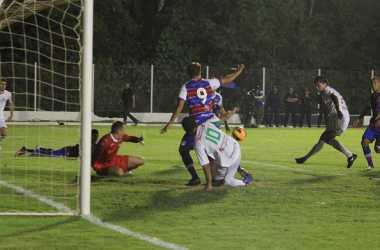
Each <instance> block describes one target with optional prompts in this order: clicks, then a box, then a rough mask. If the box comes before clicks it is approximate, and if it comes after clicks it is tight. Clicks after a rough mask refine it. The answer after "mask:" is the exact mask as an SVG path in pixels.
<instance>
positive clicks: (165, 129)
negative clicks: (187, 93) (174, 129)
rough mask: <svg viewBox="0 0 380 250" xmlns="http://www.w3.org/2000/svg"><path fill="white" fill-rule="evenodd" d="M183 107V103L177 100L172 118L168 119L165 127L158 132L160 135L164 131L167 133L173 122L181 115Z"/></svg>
mask: <svg viewBox="0 0 380 250" xmlns="http://www.w3.org/2000/svg"><path fill="white" fill-rule="evenodd" d="M184 105H185V101H184V100H182V99H180V98H179V99H178V103H177V107H176V108H175V110H174V111H173V114H172V117H171V118H170V120H169V122H168V124H166V126H165V127H164V128H163V129H161V131H160V133H161V134H164V133H166V131H168V129H169V128H170V127H171V126H172V124H173V122H174V120H175V119H177V117H178V115H179V114H180V113H181V111H182V109H183V107H184Z"/></svg>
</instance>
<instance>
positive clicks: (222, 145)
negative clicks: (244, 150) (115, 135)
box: [194, 122, 241, 168]
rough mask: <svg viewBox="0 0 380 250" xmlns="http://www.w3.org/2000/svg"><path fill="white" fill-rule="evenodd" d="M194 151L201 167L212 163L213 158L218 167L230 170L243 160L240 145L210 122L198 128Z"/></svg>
mask: <svg viewBox="0 0 380 250" xmlns="http://www.w3.org/2000/svg"><path fill="white" fill-rule="evenodd" d="M194 149H195V152H196V154H197V157H198V160H199V164H200V165H201V166H204V165H206V164H208V163H210V161H209V159H208V158H211V159H213V160H215V164H216V165H218V166H221V167H227V168H228V167H231V166H232V165H233V164H234V163H236V161H239V162H240V158H241V150H240V146H239V143H238V142H237V141H236V140H235V139H233V138H232V137H230V136H228V135H226V134H225V133H223V132H222V131H221V130H220V129H218V128H217V127H216V126H215V125H214V124H212V123H209V122H205V123H203V124H202V125H200V126H198V129H197V133H196V135H195V136H194Z"/></svg>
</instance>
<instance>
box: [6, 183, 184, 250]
mask: <svg viewBox="0 0 380 250" xmlns="http://www.w3.org/2000/svg"><path fill="white" fill-rule="evenodd" d="M0 185H2V186H5V187H8V188H12V189H14V190H16V192H18V193H21V194H24V195H26V196H28V197H31V198H35V199H37V200H39V201H41V202H44V203H46V204H48V205H50V206H52V207H55V208H56V209H58V210H59V211H62V212H65V213H67V214H78V213H77V211H75V210H72V209H71V208H69V207H67V206H66V205H64V204H61V203H58V202H55V201H53V200H51V199H48V198H46V197H43V196H40V195H38V194H36V193H34V192H33V191H31V190H27V189H24V188H23V187H20V186H15V185H12V184H10V183H8V182H5V181H1V180H0ZM82 218H84V219H85V220H87V221H88V222H90V223H92V224H95V225H97V226H101V227H105V228H108V229H111V230H114V231H117V232H119V233H121V234H124V235H128V236H131V237H133V238H136V239H138V240H142V241H147V242H149V243H152V244H154V245H158V246H161V247H165V248H168V249H174V250H187V249H188V248H185V247H181V246H178V245H176V244H173V243H169V242H165V241H162V240H160V239H157V238H155V237H149V236H146V235H143V234H139V233H135V232H132V231H131V230H129V229H126V228H123V227H121V226H117V225H114V224H111V223H108V222H104V221H102V220H101V219H99V218H98V217H95V216H93V215H84V216H82Z"/></svg>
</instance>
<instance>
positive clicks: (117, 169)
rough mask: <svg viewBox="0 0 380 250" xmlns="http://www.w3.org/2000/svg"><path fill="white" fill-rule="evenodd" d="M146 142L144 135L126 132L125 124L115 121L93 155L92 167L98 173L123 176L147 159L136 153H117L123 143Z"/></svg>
mask: <svg viewBox="0 0 380 250" xmlns="http://www.w3.org/2000/svg"><path fill="white" fill-rule="evenodd" d="M123 142H134V143H138V142H140V143H141V144H143V143H144V136H141V137H136V136H130V135H127V134H125V124H124V123H123V122H121V121H117V122H114V123H113V124H112V127H111V132H110V133H109V134H107V135H105V136H103V137H102V138H101V139H100V140H99V142H98V145H97V146H96V148H95V150H94V152H93V155H92V164H91V165H92V168H93V169H94V170H95V172H96V173H97V174H98V175H113V176H123V175H125V174H126V173H127V172H128V171H131V170H133V169H135V168H138V167H139V166H141V165H143V164H144V163H145V159H144V158H143V157H141V156H135V155H117V151H118V150H119V148H120V146H121V143H123Z"/></svg>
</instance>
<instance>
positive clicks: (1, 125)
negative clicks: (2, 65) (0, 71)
mask: <svg viewBox="0 0 380 250" xmlns="http://www.w3.org/2000/svg"><path fill="white" fill-rule="evenodd" d="M6 87H7V81H6V80H1V84H0V133H1V135H0V142H1V141H4V140H5V137H6V136H7V124H5V118H4V108H5V105H6V104H7V103H8V107H9V111H10V113H11V114H10V116H9V117H8V119H7V120H6V121H7V122H10V121H12V118H13V102H12V94H11V92H9V91H7V90H5V88H6ZM0 152H1V147H0Z"/></svg>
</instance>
